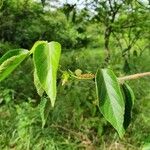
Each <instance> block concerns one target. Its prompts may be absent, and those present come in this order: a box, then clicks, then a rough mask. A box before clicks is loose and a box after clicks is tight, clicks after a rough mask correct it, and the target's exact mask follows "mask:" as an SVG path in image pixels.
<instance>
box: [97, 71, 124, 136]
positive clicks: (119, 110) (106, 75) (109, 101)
mask: <svg viewBox="0 0 150 150" xmlns="http://www.w3.org/2000/svg"><path fill="white" fill-rule="evenodd" d="M96 91H97V96H98V100H99V107H100V111H101V113H102V114H103V116H104V117H105V119H106V120H107V121H108V122H110V123H111V125H112V126H113V127H114V128H115V129H116V130H117V132H118V134H119V136H120V137H123V135H124V132H125V131H124V127H123V122H124V109H125V103H124V99H123V96H122V93H121V89H120V86H119V83H118V80H117V77H116V76H115V74H114V73H113V71H112V70H110V69H101V70H98V71H97V73H96Z"/></svg>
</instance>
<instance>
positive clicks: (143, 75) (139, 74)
mask: <svg viewBox="0 0 150 150" xmlns="http://www.w3.org/2000/svg"><path fill="white" fill-rule="evenodd" d="M145 76H150V72H144V73H137V74H133V75H129V76H124V77H119V78H118V79H119V81H126V80H134V79H138V78H142V77H145Z"/></svg>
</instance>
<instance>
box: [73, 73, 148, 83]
mask: <svg viewBox="0 0 150 150" xmlns="http://www.w3.org/2000/svg"><path fill="white" fill-rule="evenodd" d="M146 76H150V72H144V73H137V74H133V75H128V76H124V77H118V80H119V82H120V83H122V82H124V81H127V80H134V79H139V78H142V77H146ZM72 77H74V78H76V79H79V80H85V79H86V80H91V79H94V78H95V75H94V74H81V75H79V76H75V75H72Z"/></svg>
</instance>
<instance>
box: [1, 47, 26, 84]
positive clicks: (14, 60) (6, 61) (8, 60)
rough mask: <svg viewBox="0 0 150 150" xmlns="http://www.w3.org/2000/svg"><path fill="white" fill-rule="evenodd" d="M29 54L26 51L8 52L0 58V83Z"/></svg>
mask: <svg viewBox="0 0 150 150" xmlns="http://www.w3.org/2000/svg"><path fill="white" fill-rule="evenodd" d="M28 54H29V51H28V50H24V49H16V50H11V51H8V52H7V53H6V54H5V55H3V56H2V57H1V58H0V81H2V80H4V79H5V78H6V77H7V76H8V75H9V74H10V73H11V72H12V71H13V70H14V69H15V68H16V67H17V66H18V65H19V64H20V63H21V62H22V61H23V60H24V59H25V58H26V57H27V56H28Z"/></svg>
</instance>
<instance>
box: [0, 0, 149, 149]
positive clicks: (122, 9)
mask: <svg viewBox="0 0 150 150" xmlns="http://www.w3.org/2000/svg"><path fill="white" fill-rule="evenodd" d="M60 3H62V1H59V0H57V1H52V0H51V1H48V0H41V1H34V0H18V1H16V0H1V1H0V56H2V55H3V54H4V53H5V52H7V51H8V50H10V49H15V48H19V47H21V48H25V49H31V47H32V45H33V44H34V42H35V41H37V40H47V41H53V40H54V41H58V42H60V43H61V45H62V51H63V54H62V56H61V61H60V70H62V71H68V70H71V71H72V72H75V70H77V69H80V70H81V71H82V72H83V73H96V70H97V68H99V67H100V68H101V67H102V68H103V67H109V68H112V69H113V70H114V71H115V73H116V75H117V76H124V75H127V74H134V73H140V72H146V71H150V59H149V57H150V44H149V40H150V34H149V33H150V28H149V24H150V14H149V7H150V4H149V2H148V1H144V2H143V1H140V0H139V1H136V0H132V1H129V0H127V1H124V0H120V1H114V0H112V1H109V0H102V1H101V0H94V1H88V2H87V1H85V2H83V3H82V4H81V1H78V2H77V3H75V4H70V3H67V2H65V1H64V3H63V4H60ZM81 6H82V7H83V8H81ZM108 56H109V57H108ZM106 58H107V59H106ZM61 78H62V74H61V71H59V72H58V96H57V101H56V106H55V108H54V109H52V108H51V111H50V115H49V116H48V121H47V123H46V126H45V127H44V128H43V129H42V127H41V126H42V123H41V118H40V115H39V114H40V112H39V107H40V97H39V96H38V95H37V93H36V90H35V87H34V83H33V64H32V61H31V59H30V58H29V59H28V60H27V61H25V62H23V63H22V65H21V66H19V68H18V69H17V70H16V71H14V72H13V73H12V74H11V76H10V77H8V78H7V79H6V80H4V81H2V82H1V83H0V149H2V150H3V149H4V150H9V149H16V150H21V149H25V150H26V149H35V150H43V149H44V150H63V149H64V150H78V149H79V150H80V149H81V150H82V149H83V150H84V149H85V150H98V149H102V150H103V149H108V150H112V149H115V150H119V149H120V150H125V149H131V150H138V149H142V147H143V146H144V145H148V144H149V143H150V124H149V122H150V109H149V108H150V84H149V83H150V79H149V78H148V77H145V78H143V79H138V80H135V81H130V82H129V84H130V85H131V87H132V88H133V91H134V92H135V97H136V101H135V105H134V108H133V118H132V122H131V125H130V126H129V128H128V129H127V132H126V134H125V136H124V138H123V139H119V138H118V136H117V135H116V133H115V131H114V129H113V128H112V127H111V126H110V124H109V123H107V122H106V120H104V118H103V117H102V114H100V112H99V110H98V108H97V105H96V104H97V99H96V96H95V86H94V82H93V81H89V80H88V81H80V80H74V79H69V80H68V81H67V82H66V83H65V85H63V86H62V79H61ZM99 118H100V119H99Z"/></svg>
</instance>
